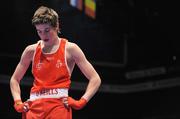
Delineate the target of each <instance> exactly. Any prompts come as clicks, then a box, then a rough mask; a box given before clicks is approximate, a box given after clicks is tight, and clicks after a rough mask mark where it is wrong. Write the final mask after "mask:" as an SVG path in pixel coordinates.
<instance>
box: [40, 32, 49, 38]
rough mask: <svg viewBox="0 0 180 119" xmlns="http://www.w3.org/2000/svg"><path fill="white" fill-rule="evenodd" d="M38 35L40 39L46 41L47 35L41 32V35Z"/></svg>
mask: <svg viewBox="0 0 180 119" xmlns="http://www.w3.org/2000/svg"><path fill="white" fill-rule="evenodd" d="M39 35H40V38H41V39H46V38H47V36H48V35H47V33H45V32H42V33H41V34H39Z"/></svg>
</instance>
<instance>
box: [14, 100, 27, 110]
mask: <svg viewBox="0 0 180 119" xmlns="http://www.w3.org/2000/svg"><path fill="white" fill-rule="evenodd" d="M14 108H15V110H16V111H17V112H19V113H22V112H27V111H28V110H29V105H28V103H27V102H24V103H23V102H22V101H21V100H15V101H14Z"/></svg>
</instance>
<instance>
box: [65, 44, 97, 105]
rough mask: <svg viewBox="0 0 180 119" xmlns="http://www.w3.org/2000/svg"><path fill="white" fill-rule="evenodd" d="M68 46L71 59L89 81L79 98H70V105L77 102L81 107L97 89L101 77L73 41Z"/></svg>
mask: <svg viewBox="0 0 180 119" xmlns="http://www.w3.org/2000/svg"><path fill="white" fill-rule="evenodd" d="M70 47H71V48H70V50H69V52H70V54H71V55H72V57H73V60H74V61H75V63H76V64H77V66H78V67H79V69H80V70H81V72H82V73H83V74H84V75H85V77H86V78H87V79H88V81H89V82H88V85H87V88H86V91H85V93H84V95H83V96H82V97H81V98H80V100H76V101H75V100H74V101H73V100H70V102H71V103H70V106H71V104H73V105H75V104H76V103H77V105H82V107H84V105H86V103H87V102H88V101H89V100H90V99H91V98H92V97H93V96H94V95H95V93H96V92H97V91H98V89H99V87H100V84H101V79H100V77H99V75H98V73H97V72H96V70H95V69H94V67H93V66H92V65H91V63H90V62H89V61H88V60H87V59H86V57H85V55H84V53H83V52H82V50H81V49H80V48H79V46H77V45H76V44H74V43H71V46H70ZM68 101H69V100H68ZM72 102H74V103H72Z"/></svg>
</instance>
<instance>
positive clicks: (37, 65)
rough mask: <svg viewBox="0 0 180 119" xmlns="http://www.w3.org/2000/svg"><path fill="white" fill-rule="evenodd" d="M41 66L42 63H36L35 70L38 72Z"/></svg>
mask: <svg viewBox="0 0 180 119" xmlns="http://www.w3.org/2000/svg"><path fill="white" fill-rule="evenodd" d="M42 64H43V63H41V62H39V63H37V64H36V69H37V70H40V69H41V67H42Z"/></svg>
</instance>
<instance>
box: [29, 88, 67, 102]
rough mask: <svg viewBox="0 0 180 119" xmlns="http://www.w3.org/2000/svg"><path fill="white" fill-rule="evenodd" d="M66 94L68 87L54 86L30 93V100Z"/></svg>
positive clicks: (60, 96) (59, 96)
mask: <svg viewBox="0 0 180 119" xmlns="http://www.w3.org/2000/svg"><path fill="white" fill-rule="evenodd" d="M67 96H68V89H66V88H56V89H44V90H41V91H39V92H35V93H31V94H30V100H31V101H33V100H36V99H41V98H62V97H67Z"/></svg>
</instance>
